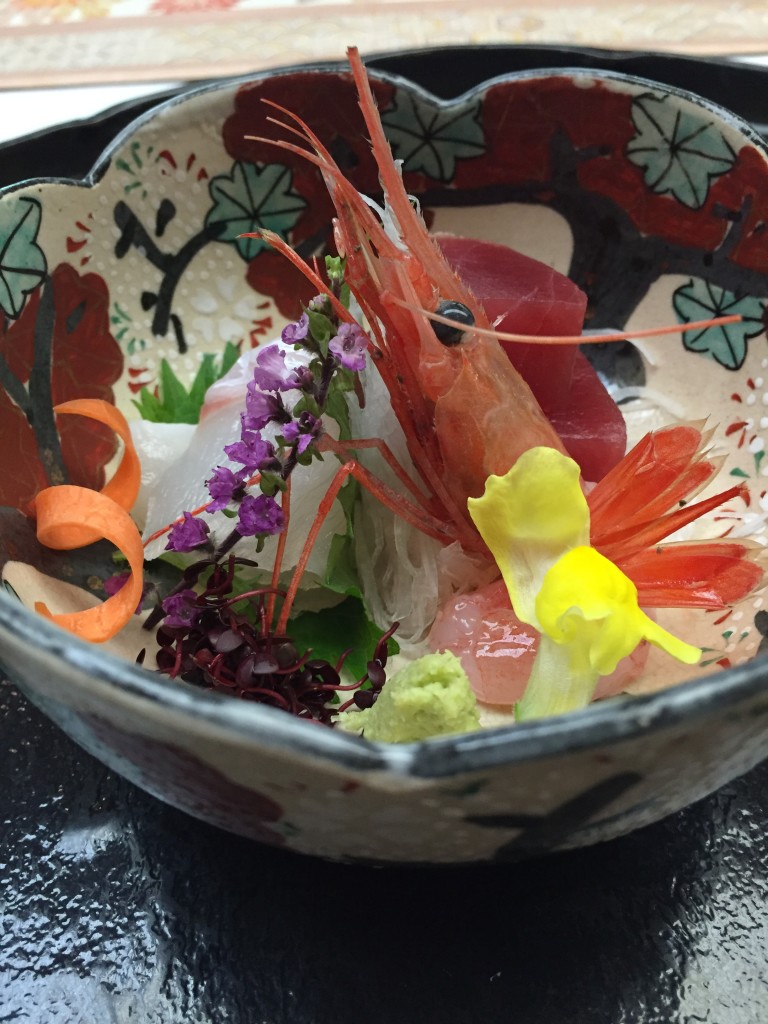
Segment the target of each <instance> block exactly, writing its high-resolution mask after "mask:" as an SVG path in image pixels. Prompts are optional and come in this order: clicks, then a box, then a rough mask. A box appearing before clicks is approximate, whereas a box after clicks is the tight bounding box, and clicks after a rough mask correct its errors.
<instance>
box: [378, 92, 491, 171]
mask: <svg viewBox="0 0 768 1024" xmlns="http://www.w3.org/2000/svg"><path fill="white" fill-rule="evenodd" d="M481 107H482V103H481V101H480V100H474V99H473V100H466V101H464V102H463V103H456V104H451V106H449V107H443V106H437V105H435V104H434V103H431V102H429V101H428V100H426V99H425V98H424V97H422V96H419V95H417V94H415V93H412V92H406V91H405V90H404V89H396V90H395V95H394V100H393V105H392V106H390V107H389V108H388V109H387V110H385V111H384V112H383V113H382V115H381V121H382V124H383V125H384V131H385V132H386V135H387V138H388V139H389V141H390V143H391V145H392V149H393V151H394V154H395V156H396V157H397V158H398V159H399V160H402V161H403V166H404V169H405V170H406V171H422V172H423V173H424V174H427V175H429V177H430V178H435V179H436V180H437V181H444V182H449V181H451V180H452V179H453V176H454V173H455V171H456V161H457V160H461V159H468V158H471V157H478V156H482V154H483V153H484V152H485V137H484V135H483V129H482V126H481V123H480V113H481Z"/></svg>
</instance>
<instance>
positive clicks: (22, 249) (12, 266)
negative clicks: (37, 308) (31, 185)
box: [0, 195, 46, 317]
mask: <svg viewBox="0 0 768 1024" xmlns="http://www.w3.org/2000/svg"><path fill="white" fill-rule="evenodd" d="M41 213H42V207H41V206H40V203H38V201H37V200H36V199H29V198H27V197H26V196H13V195H11V196H7V197H6V198H5V199H3V201H2V202H1V203H0V309H2V311H3V312H4V313H5V314H6V315H7V316H10V317H17V316H18V315H19V314H20V313H21V311H22V309H23V308H24V302H25V300H26V297H27V295H28V294H29V292H31V291H34V289H35V288H37V287H38V285H39V284H40V283H41V281H42V280H43V278H44V277H45V270H46V263H45V253H44V252H43V250H42V249H41V248H40V246H39V245H38V244H37V232H38V230H39V228H40V217H41Z"/></svg>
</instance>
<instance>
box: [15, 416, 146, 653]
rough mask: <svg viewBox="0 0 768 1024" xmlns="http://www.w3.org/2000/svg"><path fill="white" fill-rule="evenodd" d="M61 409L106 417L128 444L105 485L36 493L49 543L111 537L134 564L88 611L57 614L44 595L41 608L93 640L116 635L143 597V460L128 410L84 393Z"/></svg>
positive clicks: (67, 546)
mask: <svg viewBox="0 0 768 1024" xmlns="http://www.w3.org/2000/svg"><path fill="white" fill-rule="evenodd" d="M54 412H55V413H57V414H62V413H63V414H72V415H75V414H76V415H79V416H86V417H88V418H89V419H92V420H95V421H96V422H97V423H103V424H105V425H106V426H108V427H111V429H112V430H114V432H115V433H116V434H117V436H118V437H119V438H120V439H121V440H122V442H123V444H124V446H125V447H124V451H123V457H122V459H121V461H120V464H119V466H118V467H117V470H116V471H115V473H114V474H113V476H112V478H111V479H110V480H109V481H108V482H107V483H106V484H105V486H104V487H103V488H102V490H101V491H94V490H91V489H90V488H88V487H77V486H75V485H73V484H60V485H57V486H55V487H47V488H45V490H42V491H40V493H39V494H38V495H37V496H36V498H35V503H34V505H35V515H36V516H37V539H38V540H39V541H40V543H41V544H44V545H45V546H46V547H49V548H54V549H56V550H58V551H70V550H72V549H73V548H80V547H84V546H85V545H86V544H92V543H94V541H97V540H102V539H103V540H108V541H110V542H111V543H112V544H114V545H115V547H116V548H117V549H118V550H119V551H120V552H121V554H122V555H123V556H124V557H125V559H126V560H127V562H128V565H129V567H130V570H131V574H130V577H129V578H128V580H127V582H126V583H125V585H124V586H123V587H122V588H121V589H120V590H119V591H118V592H117V593H116V594H113V595H112V596H111V597H109V598H107V600H106V601H103V602H102V603H101V604H100V605H97V606H96V607H94V608H88V609H86V610H84V611H82V612H69V613H67V614H62V615H54V614H53V613H52V612H51V611H50V610H49V609H48V608H47V607H46V605H45V604H44V603H43V602H41V601H38V602H36V604H35V611H37V612H39V613H40V614H41V615H44V616H46V617H47V618H49V619H51V620H52V621H53V622H55V623H56V624H57V625H58V626H61V627H62V628H63V629H66V630H69V632H70V633H74V635H75V636H79V637H81V638H82V639H83V640H89V641H91V643H103V642H104V641H105V640H110V639H111V638H112V637H113V636H115V635H116V634H117V633H119V631H120V630H121V629H122V628H123V626H125V625H126V623H127V622H129V621H130V619H131V616H132V615H133V613H134V612H135V610H136V607H137V605H138V603H139V601H140V600H141V593H142V588H143V566H144V548H143V545H142V543H141V535H140V534H139V531H138V529H137V527H136V524H135V523H134V521H133V520H132V519H131V517H130V515H129V514H128V511H129V509H130V508H131V507H132V506H133V503H134V502H135V500H136V496H137V495H138V492H139V487H140V486H141V466H140V463H139V457H138V455H137V453H136V449H135V448H134V446H133V441H132V438H131V431H130V427H129V426H128V421H127V420H126V418H125V416H123V414H122V413H121V412H120V411H119V409H116V408H115V406H113V405H110V404H109V402H105V401H102V400H101V399H96V398H81V399H75V400H74V401H71V402H63V403H62V404H61V405H57V406H54Z"/></svg>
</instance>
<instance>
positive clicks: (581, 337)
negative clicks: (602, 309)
mask: <svg viewBox="0 0 768 1024" xmlns="http://www.w3.org/2000/svg"><path fill="white" fill-rule="evenodd" d="M387 298H388V299H389V301H390V302H392V303H394V304H395V305H396V306H402V308H403V309H408V310H410V311H411V312H412V313H420V314H421V315H422V316H424V317H426V318H427V319H428V320H432V321H433V322H434V323H438V324H445V325H446V326H448V327H453V328H455V327H456V321H455V320H451V319H450V317H447V316H442V315H441V314H440V313H433V312H431V311H430V310H428V309H421V308H420V307H419V306H414V305H412V304H411V303H410V302H405V300H403V299H399V298H398V297H397V296H396V295H388V296H387ZM742 319H743V317H742V316H741V315H740V314H739V313H731V314H729V315H728V316H718V317H714V318H713V319H711V320H691V321H688V322H686V323H681V324H668V325H667V326H665V327H647V328H644V329H643V330H638V331H614V332H611V333H608V334H563V335H540V334H512V333H510V332H508V331H495V330H493V329H492V328H491V329H489V328H486V327H467V330H468V331H471V332H472V334H479V335H481V336H482V337H485V338H495V339H496V340H497V341H515V342H524V343H526V344H538V345H595V344H598V343H601V342H604V341H632V340H633V339H634V338H656V337H659V336H661V335H663V334H676V333H679V334H684V333H686V332H687V331H703V330H705V329H706V328H707V327H725V326H726V324H736V323H740V322H741V321H742Z"/></svg>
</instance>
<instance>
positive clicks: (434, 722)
mask: <svg viewBox="0 0 768 1024" xmlns="http://www.w3.org/2000/svg"><path fill="white" fill-rule="evenodd" d="M337 725H338V726H339V727H341V728H344V729H347V730H349V731H350V732H362V734H363V735H364V736H365V738H366V739H367V740H378V741H379V742H381V743H414V742H416V741H417V740H425V739H428V738H429V737H430V736H450V735H453V734H454V733H460V732H473V731H474V730H475V729H479V728H480V718H479V716H478V712H477V703H476V701H475V696H474V694H473V693H472V689H471V687H470V685H469V679H468V678H467V674H466V672H465V671H464V669H463V668H462V666H461V662H460V661H459V659H458V658H457V657H456V655H455V654H451V653H450V651H446V652H445V653H443V654H427V655H425V656H424V657H423V658H418V659H417V660H416V661H414V662H412V663H411V664H410V665H407V666H406V667H405V668H402V669H401V670H400V671H399V672H397V673H396V674H395V675H394V676H393V677H392V678H391V679H390V680H388V681H387V684H386V685H385V687H384V689H383V690H382V691H381V694H380V695H379V698H378V700H377V701H376V703H375V704H374V705H373V707H371V708H366V709H365V710H364V711H360V712H356V713H348V714H345V715H342V716H341V718H340V719H338V720H337Z"/></svg>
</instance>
